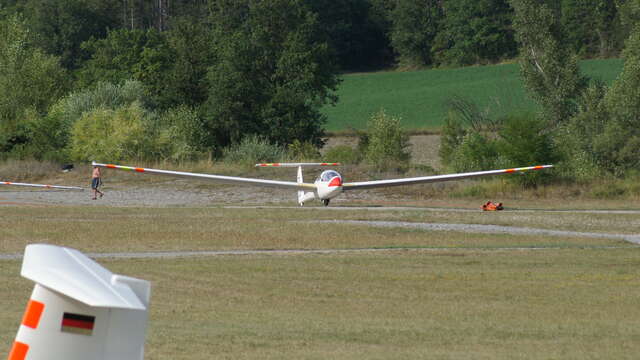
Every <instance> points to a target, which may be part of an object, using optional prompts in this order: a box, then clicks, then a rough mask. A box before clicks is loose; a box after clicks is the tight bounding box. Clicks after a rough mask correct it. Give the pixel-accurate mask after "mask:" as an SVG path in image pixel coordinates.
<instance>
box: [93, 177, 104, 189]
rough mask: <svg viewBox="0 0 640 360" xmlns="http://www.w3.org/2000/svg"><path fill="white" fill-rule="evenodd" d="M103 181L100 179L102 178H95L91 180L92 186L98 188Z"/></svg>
mask: <svg viewBox="0 0 640 360" xmlns="http://www.w3.org/2000/svg"><path fill="white" fill-rule="evenodd" d="M101 183H102V181H100V178H93V180H91V188H92V189H97V188H98V187H99V186H100V185H101Z"/></svg>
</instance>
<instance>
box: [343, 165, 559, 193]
mask: <svg viewBox="0 0 640 360" xmlns="http://www.w3.org/2000/svg"><path fill="white" fill-rule="evenodd" d="M551 167H553V165H539V166H529V167H521V168H513V169H502V170H488V171H476V172H468V173H460V174H448V175H435V176H421V177H414V178H404V179H389V180H374V181H361V182H352V183H344V184H343V185H342V190H344V191H347V190H360V189H371V188H378V187H388V186H401V185H412V184H421V183H433V182H442V181H450V180H460V179H467V178H473V177H480V176H489V175H500V174H511V173H516V172H523V171H529V170H541V169H547V168H551Z"/></svg>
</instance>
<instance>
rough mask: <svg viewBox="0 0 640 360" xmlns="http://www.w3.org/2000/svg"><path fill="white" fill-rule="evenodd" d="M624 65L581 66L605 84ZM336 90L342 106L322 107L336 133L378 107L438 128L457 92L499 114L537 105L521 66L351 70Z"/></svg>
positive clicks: (415, 126)
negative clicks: (404, 70) (379, 70)
mask: <svg viewBox="0 0 640 360" xmlns="http://www.w3.org/2000/svg"><path fill="white" fill-rule="evenodd" d="M622 65H623V61H622V60H620V59H612V60H587V61H583V62H582V64H581V66H582V69H583V70H584V73H585V74H587V75H588V76H590V77H592V78H596V79H600V80H603V81H605V82H607V83H611V82H612V81H613V80H614V79H615V78H616V77H617V76H618V74H619V73H620V71H621V69H622ZM337 94H338V96H339V102H338V104H337V105H336V106H335V107H331V106H327V107H325V108H324V109H323V112H324V114H326V115H327V117H328V122H327V124H326V129H327V130H328V131H332V132H340V131H344V130H348V129H349V128H355V129H364V128H365V127H366V123H367V120H368V119H369V118H370V116H371V114H373V113H374V112H376V111H378V110H380V109H385V110H386V111H387V113H388V114H391V115H395V116H400V117H401V118H402V121H403V124H404V126H405V128H407V129H411V130H434V129H437V128H439V127H440V126H441V125H442V123H443V120H444V118H445V115H446V111H447V109H446V101H447V99H449V98H451V97H452V96H454V95H457V96H461V97H463V98H465V99H469V100H473V101H474V102H476V103H477V104H478V105H479V106H481V107H482V108H483V109H487V108H488V109H489V111H490V112H491V113H492V114H495V115H496V116H499V115H501V114H505V113H512V112H522V111H530V112H534V111H536V109H537V108H536V104H535V103H534V102H533V100H531V99H530V98H528V97H527V95H526V93H525V90H524V87H523V85H522V81H521V79H520V74H519V69H518V65H517V64H504V65H492V66H477V67H466V68H460V69H435V70H423V71H411V72H380V73H367V74H351V75H345V76H344V81H343V82H342V84H341V85H340V88H339V89H338V93H337Z"/></svg>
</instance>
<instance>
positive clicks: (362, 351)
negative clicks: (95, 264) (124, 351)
mask: <svg viewBox="0 0 640 360" xmlns="http://www.w3.org/2000/svg"><path fill="white" fill-rule="evenodd" d="M100 262H101V263H102V264H103V265H104V266H106V267H107V268H109V269H110V270H112V271H114V272H116V273H121V274H125V275H130V276H135V277H140V278H143V279H148V280H150V281H151V282H152V301H151V317H150V323H149V331H148V336H147V347H146V359H153V360H161V359H185V360H186V359H188V360H196V359H211V358H220V359H327V358H330V359H363V358H364V359H416V358H431V359H514V358H518V359H550V358H562V359H584V358H594V359H595V358H598V359H632V358H635V357H636V356H637V353H638V351H640V328H638V326H637V319H638V318H639V317H640V308H639V307H638V306H637V299H638V297H639V296H640V276H639V275H640V251H639V250H638V249H633V250H629V249H618V250H616V249H597V250H596V249H586V250H579V249H566V250H544V251H499V252H477V251H464V252H451V251H439V252H413V251H399V252H389V253H383V254H380V253H377V254H371V253H369V254H366V253H365V254H349V255H344V254H343V255H337V254H334V255H313V256H309V255H295V256H291V255H289V256H224V257H210V258H188V259H164V260H157V259H156V260H106V259H102V260H100ZM0 274H1V275H0V277H1V278H2V283H3V284H4V291H3V292H2V293H0V294H1V295H0V301H2V304H3V311H2V312H0V320H1V321H2V323H3V324H4V326H2V327H1V328H2V330H1V331H0V352H3V353H7V352H8V349H9V346H10V344H11V342H12V340H13V338H14V336H15V333H16V331H17V328H18V324H19V322H20V319H21V317H22V313H23V311H24V307H25V305H26V302H27V299H28V296H29V293H30V291H31V288H32V283H31V282H29V281H27V280H25V279H21V278H19V262H18V261H3V262H0Z"/></svg>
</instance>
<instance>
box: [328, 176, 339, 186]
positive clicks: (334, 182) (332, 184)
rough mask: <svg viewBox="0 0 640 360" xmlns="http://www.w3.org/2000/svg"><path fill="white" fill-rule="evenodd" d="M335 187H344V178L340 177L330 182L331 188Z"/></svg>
mask: <svg viewBox="0 0 640 360" xmlns="http://www.w3.org/2000/svg"><path fill="white" fill-rule="evenodd" d="M334 186H342V178H341V177H340V176H336V177H334V178H333V179H331V181H330V182H329V187H334Z"/></svg>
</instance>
